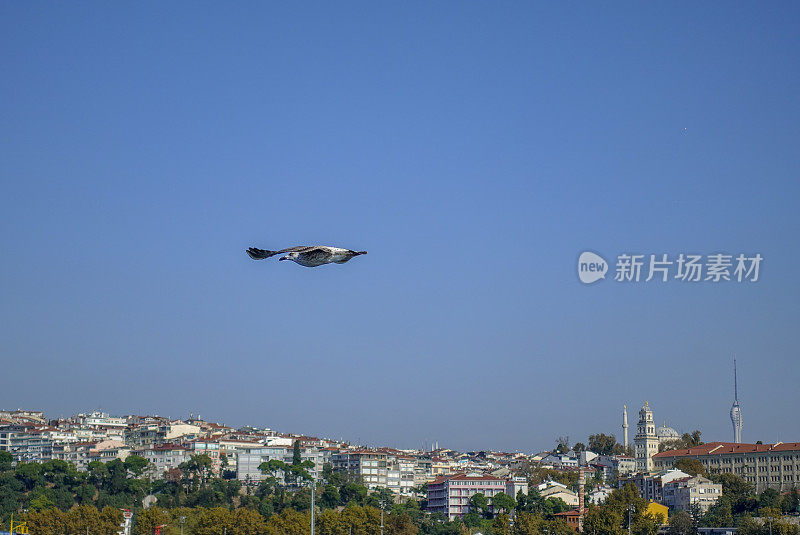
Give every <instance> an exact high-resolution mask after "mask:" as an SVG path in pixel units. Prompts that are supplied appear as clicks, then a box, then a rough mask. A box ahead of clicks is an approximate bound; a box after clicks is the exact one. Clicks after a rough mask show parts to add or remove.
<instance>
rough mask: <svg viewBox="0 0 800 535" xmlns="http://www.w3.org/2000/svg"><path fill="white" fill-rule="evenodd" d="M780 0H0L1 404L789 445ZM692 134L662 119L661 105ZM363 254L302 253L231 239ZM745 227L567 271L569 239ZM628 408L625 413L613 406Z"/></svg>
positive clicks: (791, 165)
mask: <svg viewBox="0 0 800 535" xmlns="http://www.w3.org/2000/svg"><path fill="white" fill-rule="evenodd" d="M799 19H800V8H798V5H797V4H796V3H791V2H786V3H780V2H777V3H770V4H767V5H763V4H756V3H733V4H731V3H728V2H720V3H704V4H702V5H690V4H686V3H684V4H680V5H675V4H673V5H666V4H664V5H652V4H651V5H645V6H643V5H641V3H636V2H633V3H628V4H616V5H612V6H609V5H604V6H596V5H580V4H563V3H544V2H542V3H527V2H505V3H504V2H501V3H490V2H466V3H465V2H434V3H431V2H402V3H386V2H384V3H378V4H376V3H375V2H345V3H338V2H336V3H334V2H319V3H313V2H308V3H304V4H303V5H302V6H298V5H296V3H279V2H271V3H263V2H240V3H237V4H220V3H216V2H211V3H198V2H187V3H181V2H170V3H168V4H167V5H165V4H164V3H162V2H153V3H147V2H144V3H141V2H140V3H127V4H123V3H115V4H113V5H110V4H108V3H105V2H96V3H95V2H82V3H59V2H49V3H31V2H5V3H3V4H2V6H0V72H1V73H2V75H1V76H0V180H1V181H2V195H1V196H0V207H2V219H0V222H1V223H0V224H1V225H2V227H1V228H0V230H1V234H0V246H1V247H2V261H0V354H2V365H1V369H2V373H1V375H2V381H1V382H2V388H0V407H18V406H19V407H31V408H40V409H43V410H45V411H46V412H47V413H48V414H51V415H60V414H64V415H67V414H70V413H73V412H76V411H80V410H89V409H92V408H98V407H99V408H102V409H104V410H106V411H108V412H111V413H115V414H125V413H153V412H157V413H159V414H162V415H169V416H172V417H180V416H187V415H188V413H189V412H190V411H194V412H195V413H200V414H201V415H202V416H203V417H205V418H207V419H210V420H214V421H222V422H225V423H227V424H229V425H243V424H253V425H263V426H270V427H273V428H276V429H280V430H285V431H295V432H306V433H310V434H317V435H323V436H332V437H337V438H338V437H344V438H345V439H350V440H360V441H361V442H363V443H368V444H373V445H378V444H387V445H392V446H399V447H418V446H421V445H422V444H423V443H424V442H428V443H430V442H431V441H432V440H438V441H439V443H440V445H442V446H450V447H454V448H459V449H472V448H496V449H506V450H522V451H533V450H538V449H542V448H546V447H551V446H552V445H553V440H554V438H555V437H556V436H557V435H569V436H570V437H572V439H573V440H585V438H586V436H587V435H588V434H590V433H593V432H606V433H610V432H615V433H616V434H617V436H618V437H619V436H620V430H619V423H620V413H621V408H622V405H623V403H627V404H628V406H629V407H630V408H631V420H632V421H631V424H632V425H633V424H634V423H635V413H636V411H637V410H638V408H639V407H640V406H641V405H642V404H643V403H644V401H645V400H648V401H649V402H650V404H651V405H652V406H653V408H654V409H655V416H656V419H657V420H658V421H659V424H660V423H661V422H662V420H664V419H665V418H666V419H667V420H668V423H669V424H670V425H671V426H673V427H675V428H676V429H678V430H679V431H691V430H693V429H695V428H699V429H701V430H702V431H703V433H704V438H705V439H706V440H730V439H731V435H732V432H731V424H730V420H729V417H728V410H729V408H730V405H731V402H732V397H733V392H732V390H733V388H732V370H731V358H732V355H733V353H734V352H735V353H736V354H737V355H738V358H739V369H740V381H739V385H740V400H741V403H742V412H743V417H744V431H743V439H744V440H745V441H755V440H763V441H765V442H766V441H774V440H776V439H779V440H784V441H788V440H792V441H796V440H800V420H798V418H797V413H798V408H800V407H799V406H798V401H797V388H798V386H797V385H798V380H800V359H798V345H800V344H799V342H800V329H798V326H797V325H798V306H799V305H798V304H799V303H800V282H799V281H798V274H799V273H800V271H798V269H799V268H800V251H799V249H800V247H799V242H800V241H799V240H798V235H800V215H799V213H800V212H799V211H798V200H800V180H799V179H798V178H799V175H800V158H799V155H800V152H798V146H800V143H799V142H800V90H799V88H800V69H798V63H797V60H798V58H799V57H800V34H799V33H798V32H797V27H798V21H799ZM684 129H685V130H684ZM306 243H308V244H314V243H322V244H330V245H340V246H343V247H348V248H353V249H358V250H361V249H366V250H368V251H369V255H368V256H365V257H360V258H357V259H355V260H353V261H352V262H351V263H349V264H347V265H343V266H339V265H333V266H325V267H321V268H317V269H306V268H302V267H300V266H297V265H294V264H291V263H287V262H281V263H278V262H277V261H275V259H272V260H271V261H264V262H253V261H251V260H250V259H249V258H247V256H246V255H245V254H244V249H245V248H246V247H248V246H258V247H263V248H281V247H285V246H289V245H294V244H306ZM585 249H591V250H594V251H597V252H600V253H601V254H603V255H604V256H606V257H607V258H609V257H613V256H614V255H616V254H619V253H621V252H641V253H662V252H663V253H670V254H676V253H679V252H700V253H703V254H710V253H715V252H720V251H723V252H729V253H732V254H737V253H740V252H743V253H756V252H758V253H761V254H762V256H763V257H764V258H765V260H764V264H763V266H762V270H761V280H760V281H759V282H758V283H755V284H734V283H728V284H717V285H714V284H710V283H708V284H699V285H688V284H680V283H678V282H670V283H668V284H655V283H651V284H644V283H640V284H628V285H624V284H620V283H615V282H613V281H611V280H606V281H602V282H600V283H597V284H595V285H592V286H583V285H582V284H581V283H580V282H579V281H578V279H577V276H576V265H575V264H576V259H577V256H578V254H579V253H580V252H581V251H583V250H585ZM631 434H633V433H631Z"/></svg>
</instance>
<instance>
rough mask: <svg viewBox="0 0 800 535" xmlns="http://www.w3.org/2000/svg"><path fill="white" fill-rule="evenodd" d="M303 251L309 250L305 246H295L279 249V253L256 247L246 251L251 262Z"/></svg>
mask: <svg viewBox="0 0 800 535" xmlns="http://www.w3.org/2000/svg"><path fill="white" fill-rule="evenodd" d="M305 249H309V247H308V246H307V245H296V246H294V247H287V248H286V249H281V250H280V251H268V250H267V249H258V248H256V247H249V248H248V249H247V254H248V256H250V258H252V259H253V260H264V259H265V258H269V257H270V256H275V255H276V254H280V253H293V252H295V251H297V252H300V251H303V250H305Z"/></svg>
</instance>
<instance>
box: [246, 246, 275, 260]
mask: <svg viewBox="0 0 800 535" xmlns="http://www.w3.org/2000/svg"><path fill="white" fill-rule="evenodd" d="M276 254H278V251H267V250H266V249H256V248H255V247H249V248H248V249H247V255H248V256H249V257H250V258H252V259H253V260H264V259H265V258H269V257H270V256H275V255H276Z"/></svg>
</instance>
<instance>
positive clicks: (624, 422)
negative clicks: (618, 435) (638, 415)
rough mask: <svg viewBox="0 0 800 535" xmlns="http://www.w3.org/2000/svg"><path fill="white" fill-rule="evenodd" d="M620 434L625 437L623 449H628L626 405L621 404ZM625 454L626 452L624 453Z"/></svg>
mask: <svg viewBox="0 0 800 535" xmlns="http://www.w3.org/2000/svg"><path fill="white" fill-rule="evenodd" d="M622 435H623V436H624V437H625V449H626V450H627V449H628V406H627V405H623V406H622ZM626 455H627V453H626Z"/></svg>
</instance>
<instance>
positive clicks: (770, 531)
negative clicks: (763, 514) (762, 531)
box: [767, 516, 772, 535]
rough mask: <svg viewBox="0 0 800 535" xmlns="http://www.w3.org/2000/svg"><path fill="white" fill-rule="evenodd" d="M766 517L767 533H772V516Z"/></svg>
mask: <svg viewBox="0 0 800 535" xmlns="http://www.w3.org/2000/svg"><path fill="white" fill-rule="evenodd" d="M767 518H769V535H772V517H771V516H770V517H767Z"/></svg>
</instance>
